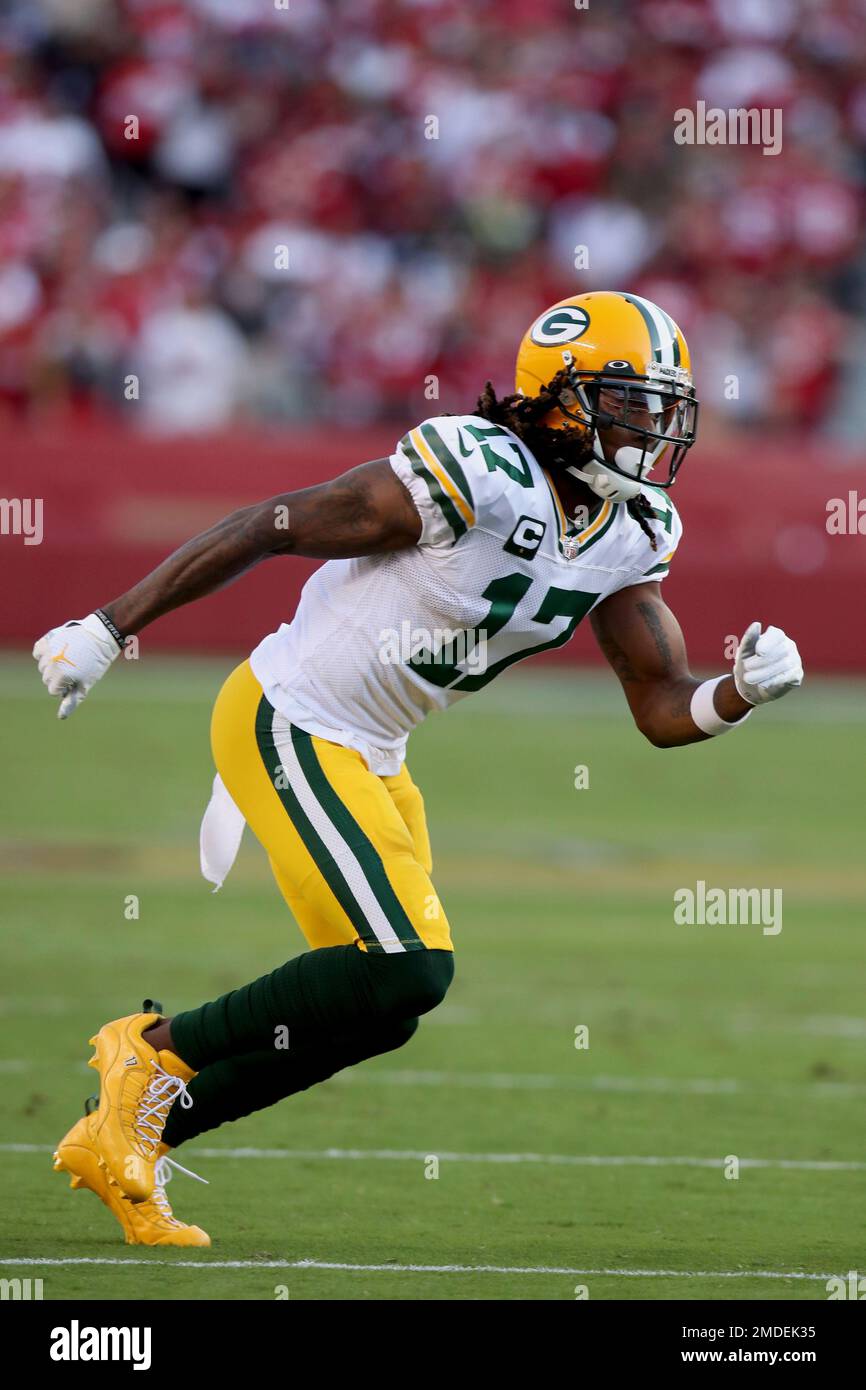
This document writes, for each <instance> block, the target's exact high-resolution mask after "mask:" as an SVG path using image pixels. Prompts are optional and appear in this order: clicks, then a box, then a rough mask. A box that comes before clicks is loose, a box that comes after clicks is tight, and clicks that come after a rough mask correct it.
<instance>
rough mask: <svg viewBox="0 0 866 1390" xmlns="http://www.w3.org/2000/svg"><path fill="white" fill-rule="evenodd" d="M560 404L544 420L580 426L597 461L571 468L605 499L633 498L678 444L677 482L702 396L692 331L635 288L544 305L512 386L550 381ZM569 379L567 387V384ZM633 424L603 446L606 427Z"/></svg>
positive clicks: (535, 387)
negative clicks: (615, 442) (613, 444)
mask: <svg viewBox="0 0 866 1390" xmlns="http://www.w3.org/2000/svg"><path fill="white" fill-rule="evenodd" d="M560 372H564V374H565V375H564V378H560V383H558V384H557V386H556V388H554V390H553V395H554V396H555V398H556V402H557V404H556V407H555V408H554V409H552V410H551V411H550V412H549V414H547V415H545V416H543V417H542V418H541V419H540V420H539V421H538V423H539V424H540V425H543V426H546V427H548V428H550V429H567V428H568V429H572V430H573V429H574V428H575V427H577V428H578V430H579V431H580V437H581V442H582V444H584V445H585V446H588V448H589V450H590V452H591V458H590V459H589V460H587V461H585V462H584V466H583V468H582V469H580V468H577V467H570V468H569V472H570V473H573V474H574V475H575V476H576V477H579V478H582V479H583V480H584V481H585V482H587V483H588V484H589V486H590V487H591V488H592V490H593V492H595V493H597V495H598V496H599V497H607V498H610V500H611V501H613V502H624V501H629V500H630V499H631V498H633V497H636V496H637V494H638V493H639V492H640V488H641V482H643V481H646V480H647V477H648V474H649V473H650V471H651V469H652V468H653V467H654V466H655V465H656V464H657V463H658V462H659V461H660V459H661V458H662V456H663V455H664V454H666V453H667V452H668V450H669V449H671V446H673V449H672V451H671V454H670V460H669V465H668V476H667V479H666V480H665V481H664V482H661V481H659V482H656V480H655V479H654V480H653V485H654V486H656V487H670V486H671V485H672V484H673V481H674V479H675V478H676V475H677V472H678V471H679V468H680V465H681V464H682V462H683V459H684V458H685V456H686V453H687V451H688V450H689V449H690V448H691V446H692V444H693V443H694V442H695V435H696V431H697V419H698V401H697V398H696V396H695V388H694V383H693V382H692V375H691V358H690V356H689V349H688V345H687V343H686V340H685V338H684V337H683V335H682V333H681V331H680V329H679V328H678V327H677V325H676V324H675V323H674V321H673V319H672V318H671V317H670V316H669V315H668V314H666V313H665V312H664V310H663V309H660V308H659V307H658V305H656V304H652V303H651V302H650V301H649V300H648V299H641V298H640V297H639V296H638V295H636V294H621V293H618V292H615V291H612V290H599V291H593V292H591V293H590V294H579V295H572V296H571V297H569V298H568V299H562V300H560V301H559V303H558V304H554V305H552V306H551V307H550V308H549V309H545V311H544V313H543V314H540V315H539V317H538V318H537V319H536V320H535V322H534V323H533V324H532V326H531V327H530V328H529V329H528V331H527V332H526V334H525V336H524V338H523V341H522V342H521V344H520V348H519V350H518V353H517V368H516V374H515V387H516V389H517V391H518V392H519V393H520V394H521V395H523V396H537V395H538V394H539V392H540V391H541V390H542V388H545V387H546V388H548V389H549V388H550V387H551V383H552V382H553V380H554V378H555V377H556V376H557V374H558V373H560ZM563 382H564V383H566V384H563ZM612 426H615V427H617V428H618V429H620V430H628V431H630V433H631V435H633V436H634V438H635V444H634V445H631V444H630V445H625V446H623V447H620V448H618V449H616V450H615V451H614V452H613V456H612V457H610V456H609V452H610V450H609V451H608V452H607V453H606V451H605V448H604V444H603V442H602V439H601V437H600V435H599V429H602V430H605V429H607V428H609V427H612Z"/></svg>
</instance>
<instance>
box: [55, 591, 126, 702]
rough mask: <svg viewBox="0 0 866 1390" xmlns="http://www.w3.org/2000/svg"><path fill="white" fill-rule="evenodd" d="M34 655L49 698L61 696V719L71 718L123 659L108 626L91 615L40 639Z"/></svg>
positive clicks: (58, 628) (66, 624)
mask: <svg viewBox="0 0 866 1390" xmlns="http://www.w3.org/2000/svg"><path fill="white" fill-rule="evenodd" d="M33 655H34V657H35V659H36V661H37V662H38V664H39V674H40V676H41V677H42V681H43V684H44V685H45V688H46V690H47V691H48V693H49V695H60V696H61V697H62V698H61V701H60V708H59V710H58V711H57V717H58V719H68V718H69V716H70V714H72V712H73V710H74V709H76V708H77V707H78V705H80V704H81V701H82V700H83V699H84V697H85V695H86V694H87V692H88V690H90V688H91V687H92V686H94V685H95V684H96V682H97V681H98V680H99V678H100V676H104V675H105V672H106V671H107V670H108V668H109V666H110V665H111V663H112V661H114V660H116V658H117V657H118V656H120V647H119V646H118V644H117V642H116V641H115V640H114V638H113V637H112V635H111V633H110V632H109V631H108V628H107V627H106V626H105V624H104V623H103V622H102V621H101V620H100V619H99V618H97V616H96V614H95V613H90V614H88V616H87V617H86V618H79V619H75V620H74V621H72V622H69V623H64V624H63V626H62V627H53V628H51V630H50V632H46V634H45V636H44V637H40V638H39V641H38V642H37V643H36V645H35V646H34V648H33Z"/></svg>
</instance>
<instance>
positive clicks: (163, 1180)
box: [150, 1154, 207, 1226]
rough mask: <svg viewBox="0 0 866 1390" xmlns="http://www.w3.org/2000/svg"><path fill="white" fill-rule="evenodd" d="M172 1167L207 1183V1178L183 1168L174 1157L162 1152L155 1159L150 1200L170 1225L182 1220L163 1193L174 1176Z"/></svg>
mask: <svg viewBox="0 0 866 1390" xmlns="http://www.w3.org/2000/svg"><path fill="white" fill-rule="evenodd" d="M172 1168H176V1169H177V1170H178V1172H179V1173H186V1175H187V1177H188V1178H195V1180H196V1182H203V1183H204V1184H205V1185H207V1178H203V1177H201V1176H200V1175H199V1174H198V1173H193V1172H192V1170H191V1169H190V1168H184V1166H183V1164H182V1163H178V1162H177V1160H176V1159H174V1158H169V1157H168V1155H167V1154H163V1155H162V1157H161V1158H158V1159H157V1160H156V1168H155V1169H154V1187H153V1196H152V1197H151V1199H150V1200H151V1201H152V1202H153V1204H154V1206H155V1207H156V1208H157V1209H158V1210H159V1211H160V1212H161V1214H162V1215H163V1217H164V1218H165V1220H166V1221H169V1222H170V1223H171V1225H172V1226H182V1225H183V1222H182V1221H178V1219H177V1217H176V1216H175V1214H174V1212H173V1211H172V1209H171V1203H170V1202H169V1200H168V1198H167V1197H166V1195H165V1189H166V1187H167V1186H168V1184H169V1183H170V1182H171V1180H172V1178H173V1177H174V1174H173V1172H172V1171H171V1170H172Z"/></svg>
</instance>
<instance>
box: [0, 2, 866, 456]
mask: <svg viewBox="0 0 866 1390" xmlns="http://www.w3.org/2000/svg"><path fill="white" fill-rule="evenodd" d="M698 99H702V100H705V101H706V102H707V104H708V106H711V107H722V108H724V109H727V108H729V107H740V106H745V107H749V106H769V107H772V108H780V109H781V110H782V112H783V121H784V125H783V147H782V152H781V154H779V155H778V156H775V157H773V156H766V155H763V154H762V152H761V149H760V148H759V147H758V148H755V147H742V146H738V147H727V148H726V147H723V146H697V145H695V146H682V145H677V144H676V143H675V142H674V139H673V132H674V112H675V111H676V110H677V109H680V108H683V107H693V106H694V104H695V102H696V101H697V100H698ZM864 184H866V20H864V11H863V7H862V4H861V3H860V0H639V3H638V2H637V0H628V3H626V0H619V3H617V0H589V3H588V4H587V5H586V7H585V8H582V7H580V0H577V3H572V2H571V0H399V2H398V0H185V3H183V4H179V3H168V0H165V2H164V0H5V4H4V6H3V8H2V10H0V418H4V417H5V418H7V419H8V418H10V417H27V418H28V419H36V420H39V419H45V418H47V417H57V418H60V419H61V420H67V419H73V418H76V417H82V418H89V417H93V416H98V417H101V416H106V417H108V418H115V419H125V420H126V421H127V422H128V423H129V424H130V426H131V427H133V428H136V427H140V428H147V429H150V430H154V431H162V432H173V431H206V430H211V429H216V428H221V427H224V426H226V425H228V424H230V423H233V422H237V421H241V422H247V421H250V420H253V421H265V422H271V423H278V424H279V423H283V424H286V423H294V424H297V423H302V424H303V423H307V422H314V423H320V422H335V423H337V424H339V425H340V426H343V427H350V426H353V425H364V424H369V423H372V422H377V421H389V422H390V421H393V422H394V423H395V425H398V426H405V423H406V421H407V418H408V417H409V416H411V415H419V414H432V413H435V411H436V410H438V409H443V410H461V409H462V410H466V409H471V408H472V406H473V405H474V402H475V398H476V396H477V395H478V392H479V390H480V388H481V386H482V385H483V382H484V380H485V378H487V377H488V376H489V377H492V379H493V381H494V383H495V384H496V386H497V388H498V389H500V390H507V389H511V384H512V369H513V360H514V354H515V349H516V345H517V343H518V341H519V339H520V337H521V335H522V333H523V332H524V330H525V328H526V326H527V325H528V323H529V322H530V321H531V320H532V319H533V318H534V316H535V315H536V314H537V313H538V312H539V311H540V310H541V309H542V308H543V307H544V306H545V305H546V304H547V303H549V302H552V301H553V300H556V299H558V298H561V297H562V296H563V295H565V294H568V293H570V292H571V291H573V290H574V289H575V288H577V289H591V288H620V289H632V290H635V291H637V292H638V293H641V294H644V295H647V296H648V297H650V298H652V299H657V300H658V301H659V302H660V303H661V304H663V305H664V307H665V308H666V309H667V310H668V311H669V312H670V313H671V314H672V315H673V316H674V317H675V318H676V319H678V320H679V322H680V323H681V326H682V327H683V329H684V331H685V333H686V335H687V337H689V339H690V342H691V346H692V352H693V357H695V358H696V363H697V377H698V383H699V390H700V395H701V399H702V401H703V403H704V416H705V418H707V417H709V420H710V421H711V422H712V420H713V418H715V419H716V420H720V419H721V420H723V421H728V422H733V423H745V424H747V425H756V424H757V425H760V426H763V427H766V428H769V429H773V430H776V429H778V430H780V431H782V430H786V429H788V428H794V429H796V430H797V431H799V432H800V433H801V434H802V433H803V432H806V431H809V432H814V431H820V432H822V433H830V434H832V435H836V436H837V437H844V436H846V435H847V436H848V437H849V438H851V439H857V438H860V437H862V430H863V429H864V428H866V376H864V372H866V342H864V329H863V328H862V327H861V324H862V322H863V311H864V309H866V243H864V235H863V232H864V196H863V195H864ZM582 247H585V248H586V252H585V253H583V252H582V251H581V250H580V249H579V248H582ZM584 258H586V259H588V265H587V266H583V265H582V262H583V260H584ZM576 260H577V262H578V263H579V266H580V268H576V265H575V261H576ZM136 381H137V382H138V385H136Z"/></svg>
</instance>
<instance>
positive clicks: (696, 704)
mask: <svg viewBox="0 0 866 1390" xmlns="http://www.w3.org/2000/svg"><path fill="white" fill-rule="evenodd" d="M723 680H727V677H726V676H714V678H713V679H712V680H711V681H704V682H703V684H702V685H699V686H698V688H697V690H696V691H695V693H694V695H693V696H692V704H691V710H690V713H691V716H692V719H693V720H694V722H695V723H696V724H697V726H698V728H699V729H700V731H701V733H702V734H709V735H710V737H711V738H713V737H715V735H716V734H727V733H730V731H731V729H738V728H739V727H740V725H741V724H744V723H745V722H746V720H747V719H748V717H749V715H750V714H751V713H752V711H751V710H747V711H746V713H745V714H744V715H743V717H742V719H735V720H734V722H733V723H732V724H729V723H728V722H727V720H725V719H722V717H721V715H720V714H719V713H718V711H717V709H716V706H715V702H714V701H713V695H714V694H715V691H716V686H717V685H718V684H719V682H720V681H723Z"/></svg>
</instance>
